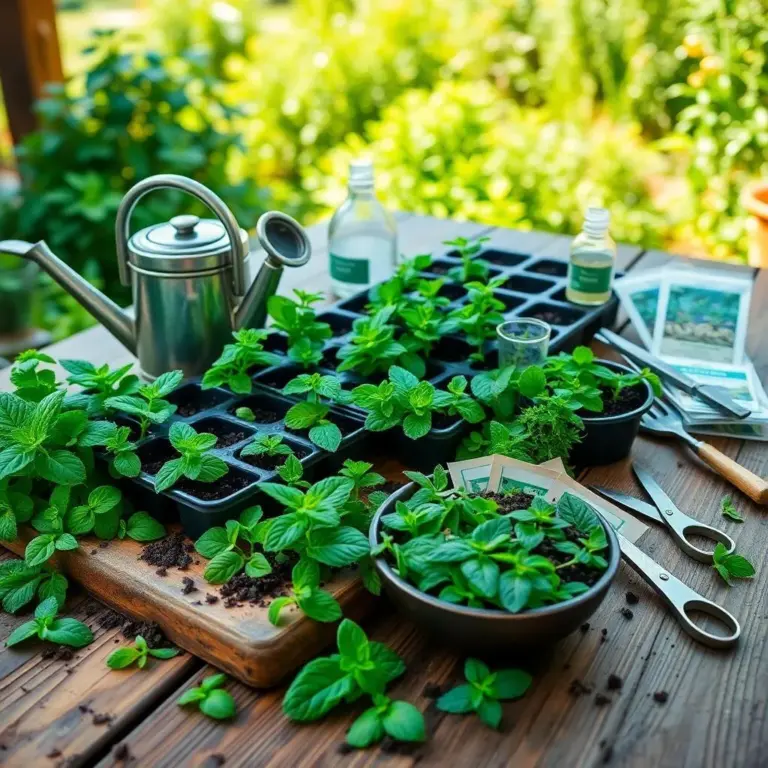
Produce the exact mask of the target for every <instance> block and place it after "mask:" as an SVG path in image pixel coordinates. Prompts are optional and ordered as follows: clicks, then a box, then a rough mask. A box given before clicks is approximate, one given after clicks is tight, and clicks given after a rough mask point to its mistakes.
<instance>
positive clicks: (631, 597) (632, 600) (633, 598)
mask: <svg viewBox="0 0 768 768" xmlns="http://www.w3.org/2000/svg"><path fill="white" fill-rule="evenodd" d="M626 599H627V602H628V603H629V604H630V605H637V604H638V603H639V602H640V598H639V597H638V596H637V595H636V594H635V593H634V592H627V594H626Z"/></svg>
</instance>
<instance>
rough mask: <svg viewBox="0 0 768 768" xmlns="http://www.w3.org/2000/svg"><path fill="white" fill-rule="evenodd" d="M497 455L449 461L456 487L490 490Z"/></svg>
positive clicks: (477, 490)
mask: <svg viewBox="0 0 768 768" xmlns="http://www.w3.org/2000/svg"><path fill="white" fill-rule="evenodd" d="M496 458H497V456H496V455H495V454H493V455H491V456H481V457H479V458H477V459H467V460H466V461H453V462H449V463H448V472H449V473H450V475H451V480H452V481H453V487H454V488H468V489H469V490H470V491H472V492H473V493H483V491H487V490H488V487H489V486H488V481H489V480H490V479H491V468H492V466H493V461H494V459H496Z"/></svg>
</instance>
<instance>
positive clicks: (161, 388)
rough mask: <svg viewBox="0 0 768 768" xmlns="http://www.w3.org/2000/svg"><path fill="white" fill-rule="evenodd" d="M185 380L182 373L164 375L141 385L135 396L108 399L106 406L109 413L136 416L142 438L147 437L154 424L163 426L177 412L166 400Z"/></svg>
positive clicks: (172, 372) (173, 372)
mask: <svg viewBox="0 0 768 768" xmlns="http://www.w3.org/2000/svg"><path fill="white" fill-rule="evenodd" d="M183 378H184V374H183V373H182V372H181V371H171V372H169V373H163V374H161V375H160V376H158V377H157V378H156V379H155V380H154V381H153V382H152V383H151V384H143V385H141V386H140V387H139V388H138V390H137V391H136V393H135V394H132V395H118V396H117V397H108V398H107V399H106V400H105V401H104V406H105V408H106V409H107V410H108V411H117V412H118V413H125V414H127V415H128V416H135V417H136V418H137V419H138V420H139V426H140V429H141V437H145V436H146V434H147V431H148V430H149V427H150V426H151V425H152V424H163V423H165V422H166V421H168V419H170V418H171V416H173V414H174V413H175V412H176V406H175V405H172V404H171V403H169V402H168V401H167V400H165V398H166V397H168V395H170V394H171V393H172V392H173V391H174V390H175V389H176V388H177V387H178V386H179V384H181V382H182V379H183Z"/></svg>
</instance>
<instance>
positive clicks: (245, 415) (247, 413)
mask: <svg viewBox="0 0 768 768" xmlns="http://www.w3.org/2000/svg"><path fill="white" fill-rule="evenodd" d="M235 416H237V418H238V419H242V420H243V421H250V422H254V421H256V414H255V413H254V412H253V410H252V409H251V408H248V407H245V406H244V407H240V408H235Z"/></svg>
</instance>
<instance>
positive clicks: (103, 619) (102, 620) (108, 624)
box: [96, 610, 128, 630]
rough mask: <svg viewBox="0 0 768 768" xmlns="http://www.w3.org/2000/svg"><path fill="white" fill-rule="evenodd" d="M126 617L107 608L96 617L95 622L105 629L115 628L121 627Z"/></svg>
mask: <svg viewBox="0 0 768 768" xmlns="http://www.w3.org/2000/svg"><path fill="white" fill-rule="evenodd" d="M126 621H128V619H127V618H126V617H125V616H123V615H122V614H120V613H118V612H117V611H111V610H107V611H105V612H104V613H103V614H102V615H101V616H99V618H97V619H96V623H97V624H98V625H99V626H100V627H101V628H102V629H105V630H109V629H116V628H117V627H122V626H123V624H125V622H126Z"/></svg>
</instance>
